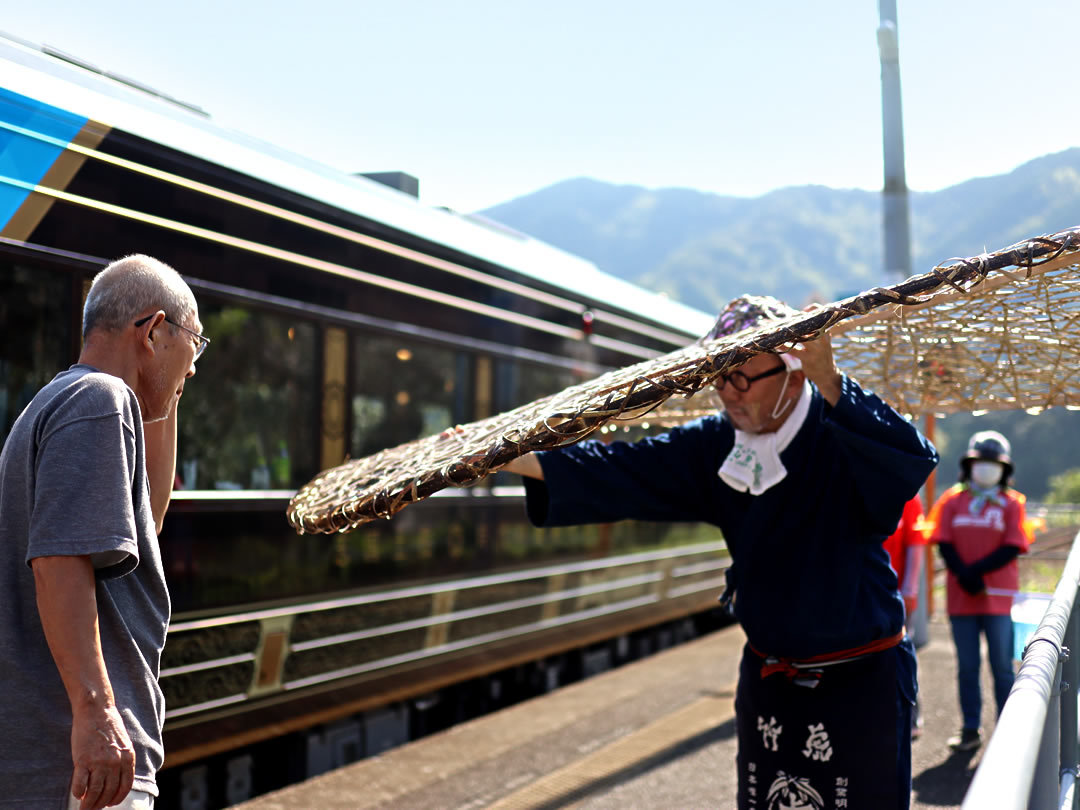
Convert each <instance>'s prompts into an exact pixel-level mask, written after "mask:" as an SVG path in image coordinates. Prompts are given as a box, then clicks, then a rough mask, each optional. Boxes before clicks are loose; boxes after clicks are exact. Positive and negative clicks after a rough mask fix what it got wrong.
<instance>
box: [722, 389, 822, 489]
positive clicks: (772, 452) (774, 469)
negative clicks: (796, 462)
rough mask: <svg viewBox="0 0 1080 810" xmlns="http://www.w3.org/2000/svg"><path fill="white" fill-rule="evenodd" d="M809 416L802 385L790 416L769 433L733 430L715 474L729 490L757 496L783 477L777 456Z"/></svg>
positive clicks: (805, 393) (808, 401)
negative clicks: (729, 449) (731, 441)
mask: <svg viewBox="0 0 1080 810" xmlns="http://www.w3.org/2000/svg"><path fill="white" fill-rule="evenodd" d="M809 412H810V383H809V382H804V383H803V389H802V393H801V394H800V395H799V400H798V402H796V403H795V407H794V408H793V409H792V411H791V416H789V417H788V418H787V419H786V420H784V424H782V425H781V426H780V429H779V430H776V431H774V432H772V433H744V432H743V431H741V430H739V429H738V428H736V429H735V444H734V445H733V446H732V448H731V452H730V453H728V455H727V458H725V459H724V463H723V464H722V465H720V469H719V470H717V474H718V475H719V476H720V479H721V480H722V481H723V482H724V483H725V484H727V485H728V486H729V487H731V488H732V489H735V490H738V491H739V492H746V491H747V490H749V491H750V494H751V495H760V494H761V493H762V492H764V491H765V490H767V489H769V488H770V487H774V486H776V485H777V484H779V483H780V482H781V481H783V480H784V478H785V477H786V476H787V468H786V467H784V463H783V462H782V461H781V460H780V454H781V453H782V452H783V451H784V449H785V448H786V447H787V446H788V445H789V444H791V440H792V439H794V438H795V434H796V433H798V432H799V428H801V427H802V425H803V422H805V421H806V415H807V414H808V413H809Z"/></svg>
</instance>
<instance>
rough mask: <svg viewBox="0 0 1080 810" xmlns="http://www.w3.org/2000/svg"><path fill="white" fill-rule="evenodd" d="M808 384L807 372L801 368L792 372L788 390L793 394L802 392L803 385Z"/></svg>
mask: <svg viewBox="0 0 1080 810" xmlns="http://www.w3.org/2000/svg"><path fill="white" fill-rule="evenodd" d="M804 382H806V372H805V371H803V370H802V369H801V368H799V369H796V370H795V371H793V372H791V376H790V377H788V390H789V391H791V392H792V393H795V392H797V391H800V390H802V387H803V383H804Z"/></svg>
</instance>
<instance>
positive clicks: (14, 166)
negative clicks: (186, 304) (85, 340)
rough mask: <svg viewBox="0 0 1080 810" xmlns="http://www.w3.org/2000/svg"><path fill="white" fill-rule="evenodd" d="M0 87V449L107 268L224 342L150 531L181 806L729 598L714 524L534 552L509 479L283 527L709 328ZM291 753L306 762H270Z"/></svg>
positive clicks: (454, 223) (334, 181) (594, 284)
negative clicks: (379, 456)
mask: <svg viewBox="0 0 1080 810" xmlns="http://www.w3.org/2000/svg"><path fill="white" fill-rule="evenodd" d="M0 66H2V70H0V291H2V292H0V439H2V438H4V437H6V435H7V431H8V430H9V429H10V426H11V423H12V422H13V420H14V418H15V416H16V415H17V414H18V413H19V411H20V410H21V409H22V407H24V406H25V404H26V403H27V402H28V401H29V399H30V398H31V397H32V396H33V394H34V393H35V392H36V390H37V389H38V388H39V387H40V386H41V385H43V384H44V383H45V382H47V381H48V380H49V379H50V378H51V377H52V376H53V375H54V374H55V373H56V372H57V371H59V370H61V369H63V368H66V367H67V366H68V365H70V364H71V363H72V362H74V360H75V358H76V357H77V355H78V350H79V331H80V329H79V325H80V317H81V302H82V299H83V296H84V295H85V290H86V287H87V285H88V283H89V280H90V278H92V275H93V273H95V272H96V271H97V270H98V269H100V267H101V266H102V265H103V264H104V263H105V262H106V261H108V260H112V259H115V258H118V257H120V256H122V255H127V254H131V253H148V254H151V255H153V256H155V257H158V258H160V259H162V260H164V261H166V262H168V263H170V264H172V265H173V266H174V267H176V268H177V269H178V270H179V271H180V272H181V273H182V274H183V275H184V276H185V278H186V279H187V280H188V281H189V283H190V285H191V287H192V288H193V290H194V291H195V294H196V297H197V298H198V300H199V303H200V310H201V318H202V321H203V323H204V325H205V331H206V334H207V335H208V336H210V337H211V338H212V340H213V345H212V347H211V349H210V351H208V352H207V353H206V354H205V355H204V356H203V358H201V359H200V361H199V365H198V375H197V376H196V377H195V378H194V379H193V380H192V381H191V383H190V384H189V385H188V386H187V387H186V389H185V393H184V398H183V401H182V403H181V406H180V439H179V450H178V465H177V466H178V469H177V490H176V493H175V495H174V498H173V503H172V507H171V509H170V512H169V515H168V516H167V518H166V523H165V528H164V530H163V532H162V534H161V545H162V554H163V558H164V561H165V565H166V568H167V574H168V578H169V585H170V590H171V593H172V597H173V605H174V616H173V623H172V625H171V627H170V629H169V634H168V642H167V645H166V649H165V652H164V660H163V667H162V672H161V682H162V686H163V688H164V691H165V694H166V698H167V707H168V708H167V716H166V732H165V733H166V750H167V760H166V769H165V771H164V772H163V774H162V778H163V780H166V781H167V782H168V783H169V784H170V785H172V787H173V789H174V792H178V793H179V795H182V796H183V801H181V800H179V799H176V800H175V801H176V802H177V804H176V806H185V807H199V806H210V805H212V804H214V803H215V802H218V803H221V802H224V801H225V800H226V799H227V800H229V801H233V800H238V799H242V798H244V797H245V795H249V794H250V793H251V792H252V790H254V789H261V786H264V783H266V779H267V778H269V777H262V776H260V775H259V774H260V773H262V772H264V771H267V770H274V769H285V768H286V766H285V765H280V764H279V761H284V759H283V757H284V758H285V759H288V760H289V762H291V763H292V764H290V765H288V766H287V768H289V769H292V770H293V771H296V769H297V768H299V770H300V771H301V772H300V773H298V774H294V775H296V776H301V777H302V776H306V775H311V774H313V773H317V772H319V771H320V770H324V769H325V768H328V767H332V766H333V765H335V764H341V763H342V762H344V761H348V760H349V759H352V758H355V757H356V756H359V755H361V754H364V753H372V752H375V751H378V750H381V748H384V747H385V746H386V745H389V744H392V743H394V742H400V741H402V740H403V739H407V738H408V736H410V735H411V734H415V733H417V728H418V724H419V725H423V724H422V723H421V722H420V721H419V720H418V718H420V717H422V716H423V712H424V711H425V710H426V709H427V708H430V706H431V705H432V704H433V702H437V701H438V698H439V696H440V695H445V694H446V690H448V689H452V688H453V687H454V685H455V684H460V683H462V682H464V681H466V680H468V679H475V678H482V677H488V678H494V677H495V675H496V674H497V673H500V672H502V673H505V672H509V671H511V669H512V668H513V667H517V666H520V665H523V664H525V663H527V662H547V665H546V669H545V668H541V669H538V670H537V672H539V673H540V676H541V677H543V678H547V679H548V680H551V679H555V680H557V679H558V673H557V672H554V674H553V670H557V666H556V665H555V664H554V663H552V662H559V661H560V660H562V659H560V658H559V656H561V655H565V654H566V653H567V651H569V650H586V651H587V650H588V648H589V645H596V644H602V643H607V642H608V641H609V640H611V639H616V638H619V639H623V640H624V642H625V640H626V639H629V638H631V634H633V633H634V632H635V631H638V630H640V629H641V628H647V627H650V626H655V625H657V624H659V623H661V622H666V621H673V620H678V619H684V618H685V617H689V616H693V615H695V614H697V613H700V612H701V611H704V610H706V609H708V608H709V607H711V606H712V605H713V604H714V602H715V599H716V594H717V592H718V591H719V590H720V589H721V587H722V583H721V579H722V576H721V575H722V571H723V568H724V566H725V564H726V555H725V554H724V551H723V545H722V542H721V541H720V538H719V537H718V536H717V534H716V533H715V531H714V530H712V529H709V528H707V527H699V526H695V525H654V524H629V523H626V524H618V525H614V526H591V527H581V528H575V529H557V530H537V529H534V528H532V527H531V526H530V525H529V524H528V522H527V520H526V517H525V514H524V508H523V492H522V490H521V488H520V487H519V486H517V484H518V483H519V482H518V481H517V480H516V479H514V478H513V477H510V476H502V475H497V476H494V477H492V478H491V479H489V480H488V481H485V482H483V483H482V484H481V485H478V486H475V487H472V488H469V489H462V490H455V491H451V492H446V493H441V494H440V495H438V496H436V497H432V498H430V499H429V500H428V501H426V502H423V503H421V504H418V505H416V506H413V507H410V508H409V509H407V510H405V511H404V512H402V513H401V514H400V515H398V516H397V517H395V518H394V519H393V520H390V521H383V522H380V523H377V524H374V525H370V526H368V527H362V528H359V529H356V530H354V531H351V532H348V533H344V534H339V535H335V536H299V535H297V534H296V533H295V532H294V531H293V530H292V529H291V528H290V527H289V526H288V524H287V522H286V520H285V517H284V512H285V507H286V504H287V502H288V499H289V497H290V496H291V494H292V493H293V492H294V491H295V489H296V488H297V487H298V486H300V485H302V484H303V483H305V482H306V481H307V480H309V479H310V478H311V477H312V476H313V475H314V474H315V473H317V472H318V471H319V470H321V469H324V468H326V467H329V466H332V465H334V464H337V463H339V462H341V461H342V460H343V459H344V458H346V457H350V456H351V457H358V456H361V455H367V454H369V453H372V452H375V451H377V450H379V449H382V448H383V447H388V446H393V445H396V444H399V443H401V442H403V441H408V440H410V439H413V438H417V437H419V436H422V435H428V434H430V433H432V432H434V431H437V430H440V429H442V428H444V427H446V426H448V425H452V424H455V423H463V422H468V421H472V420H474V419H479V418H482V417H485V416H488V415H491V414H494V413H498V412H501V411H503V410H506V409H509V408H512V407H515V406H517V405H520V404H523V403H525V402H528V401H530V400H532V399H534V398H536V397H538V396H541V395H545V394H549V393H552V392H554V391H557V390H559V389H561V388H563V387H565V386H566V385H569V384H572V383H575V382H580V381H582V380H584V379H588V378H589V377H591V376H594V375H596V374H597V373H600V372H602V371H604V370H606V369H609V368H613V367H618V366H622V365H625V364H627V363H630V362H636V361H638V360H641V359H643V358H645V357H649V356H654V355H656V354H659V353H662V352H666V351H670V350H671V349H674V348H677V347H679V346H681V345H684V344H685V343H687V342H688V341H689V340H692V339H693V338H695V337H696V336H697V335H699V334H701V333H703V332H704V331H705V330H706V329H707V328H708V326H709V325H710V323H711V317H710V316H709V315H708V314H707V313H703V312H699V311H697V310H694V309H691V308H689V307H685V306H682V305H679V304H676V303H674V302H671V301H668V300H666V299H665V298H663V297H661V296H657V295H653V294H651V293H648V292H645V291H643V290H641V289H639V288H636V287H633V286H632V285H629V284H627V283H625V282H622V281H620V280H618V279H616V278H613V277H611V276H608V275H605V274H604V273H602V272H600V271H599V270H598V269H597V268H596V267H595V266H593V265H592V264H590V263H589V262H586V261H583V260H581V259H579V258H576V257H574V256H571V255H569V254H566V253H564V252H562V251H559V250H556V249H554V248H552V247H549V246H547V245H544V244H541V243H539V242H537V241H535V240H532V239H530V238H528V237H525V236H523V235H521V234H518V233H515V232H513V231H511V230H510V229H507V228H503V227H501V226H498V225H496V224H495V223H490V222H487V221H483V220H482V219H479V218H476V217H469V216H462V215H460V214H457V213H454V212H452V211H447V210H443V209H435V208H431V207H427V206H424V205H422V204H421V203H420V202H419V200H418V199H416V198H415V197H413V196H409V195H407V194H405V193H402V192H400V191H397V190H394V189H391V188H388V187H386V186H385V185H383V184H380V183H378V182H375V181H374V180H371V179H369V178H366V177H359V176H352V175H347V174H344V173H341V172H337V171H334V170H331V169H328V168H326V167H324V166H321V165H319V164H317V163H315V162H313V161H308V160H305V159H303V158H300V157H297V156H295V155H291V154H287V153H285V152H282V151H280V150H277V149H275V148H273V147H270V146H268V145H267V144H264V143H261V142H258V141H256V140H254V139H251V138H247V137H244V136H241V135H238V134H235V133H231V132H228V131H224V130H222V129H220V128H218V127H216V126H215V125H214V124H213V123H212V122H211V121H210V120H209V119H208V117H206V116H205V115H203V114H201V113H200V112H199V111H198V110H196V109H192V108H190V107H189V106H187V105H182V104H179V103H176V102H174V101H173V100H170V99H168V98H167V97H162V96H161V95H160V94H155V93H153V92H152V91H149V90H148V89H146V88H141V87H139V86H136V85H134V84H133V83H131V82H127V81H124V80H118V79H116V78H115V77H110V76H108V75H105V74H103V73H102V72H101V71H98V70H96V69H94V68H93V67H92V66H88V65H81V64H78V63H75V62H73V61H72V60H71V59H69V58H61V57H60V56H58V55H55V54H50V53H48V52H45V51H43V50H41V49H38V48H36V47H33V46H30V45H28V44H26V43H21V42H18V41H15V40H7V39H0ZM597 649H599V648H597ZM601 657H602V656H601ZM583 660H588V659H583ZM599 665H602V662H601V663H600V664H598V666H599ZM537 666H540V665H539V664H538V665H537ZM589 666H590V665H589V664H588V663H586V664H585V668H586V669H588V668H589ZM490 683H498V681H497V680H491V681H490ZM491 688H492V689H493V690H495V691H499V688H498V687H495V686H493V687H491ZM421 730H422V729H421ZM289 734H292V735H294V737H295V739H298V740H300V741H301V743H300V744H301V745H302V746H303V747H304V751H303V752H302V756H300V759H299V761H301V764H300V765H296V764H295V762H296V761H297V759H296V757H295V756H294V755H295V754H296V751H295V745H294V750H292V751H291V753H290V754H289V755H288V756H286V755H284V754H282V753H280V748H273V747H272V743H273V742H274V740H279V739H280V738H281V737H282V735H289ZM295 735H300V736H298V737H297V736H295ZM207 762H210V763H213V764H212V765H211V766H207V765H206V763H207ZM208 768H209V769H208ZM169 780H172V781H171V782H169ZM260 780H261V781H260ZM253 783H259V784H257V785H255V788H253V787H252V785H253ZM200 797H202V798H201V799H200ZM213 797H218V798H216V799H215V798H213ZM163 800H165V801H166V802H169V801H173V800H171V799H167V798H166V797H165V795H164V794H163ZM200 802H201V803H200ZM163 806H166V805H163ZM167 806H173V805H172V804H168V805H167Z"/></svg>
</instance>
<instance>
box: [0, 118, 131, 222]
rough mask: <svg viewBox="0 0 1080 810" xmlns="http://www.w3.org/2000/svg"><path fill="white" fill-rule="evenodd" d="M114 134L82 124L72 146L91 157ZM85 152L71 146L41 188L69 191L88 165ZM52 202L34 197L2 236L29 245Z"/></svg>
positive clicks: (98, 126)
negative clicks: (69, 187) (97, 147)
mask: <svg viewBox="0 0 1080 810" xmlns="http://www.w3.org/2000/svg"><path fill="white" fill-rule="evenodd" d="M111 130H112V127H110V126H108V125H107V124H101V123H98V122H97V121H87V122H86V123H85V124H83V127H82V129H80V130H79V131H78V132H77V133H76V134H75V137H74V138H72V140H71V143H72V144H74V145H76V146H78V147H82V149H86V150H90V152H91V153H92V152H93V149H94V147H96V146H97V145H98V144H100V143H101V142H102V141H103V140H104V139H105V136H106V135H108V134H109V132H110V131H111ZM82 149H72V148H71V145H70V144H69V146H68V148H66V149H65V150H64V151H63V152H61V153H60V155H59V156H58V157H57V158H56V160H55V161H54V162H53V164H52V166H50V167H49V170H48V171H47V172H45V175H44V176H43V177H42V178H41V180H40V181H39V185H42V186H48V187H49V188H57V189H60V190H63V189H66V188H67V187H68V184H69V183H70V182H71V181H72V180H73V179H74V177H75V175H76V174H78V172H79V169H81V168H82V165H83V164H84V163H85V162H86V159H87V157H89V156H90V154H89V153H88V152H87V151H82ZM94 154H96V153H94ZM53 202H54V198H53V197H50V196H48V195H45V194H37V193H31V194H30V195H29V196H28V197H27V198H26V199H25V200H23V202H22V205H20V206H19V207H18V209H17V210H16V211H15V213H14V214H13V215H12V217H11V219H10V220H8V223H7V225H5V226H4V228H3V230H0V236H3V237H5V238H7V239H18V240H19V241H20V242H26V241H28V240H29V239H30V235H31V234H32V233H33V232H34V229H35V228H37V226H38V225H39V224H41V220H42V219H44V218H45V215H46V214H47V213H48V212H49V209H50V208H51V207H52V204H53Z"/></svg>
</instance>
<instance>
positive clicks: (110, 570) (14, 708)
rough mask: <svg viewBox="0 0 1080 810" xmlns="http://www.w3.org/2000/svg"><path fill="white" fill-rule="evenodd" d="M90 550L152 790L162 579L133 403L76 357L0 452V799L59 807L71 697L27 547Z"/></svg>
mask: <svg viewBox="0 0 1080 810" xmlns="http://www.w3.org/2000/svg"><path fill="white" fill-rule="evenodd" d="M65 555H66V556H78V555H89V556H90V558H91V559H92V560H93V561H94V563H95V568H96V574H97V605H98V620H99V625H100V634H101V648H102V652H103V654H104V657H105V664H106V667H107V668H108V671H109V679H110V680H111V681H112V687H113V692H114V694H115V697H116V704H117V708H118V709H119V711H120V713H121V715H122V716H123V718H124V725H125V726H126V728H127V731H128V734H130V735H131V740H132V742H133V743H134V745H135V785H134V789H135V790H142V791H146V792H147V793H150V794H152V795H155V796H156V795H157V786H156V784H155V774H156V773H157V770H158V769H159V768H160V767H161V764H162V760H163V758H164V749H163V746H162V741H161V727H162V723H163V721H164V718H165V700H164V697H163V696H162V693H161V688H160V687H159V686H158V668H159V664H160V659H161V649H162V647H163V646H164V644H165V631H166V628H167V627H168V623H169V593H168V590H167V589H166V586H165V574H164V571H163V570H162V566H161V553H160V550H159V548H158V542H157V533H156V532H155V530H154V519H153V516H152V513H151V510H150V490H149V485H148V482H147V478H146V461H145V457H144V447H143V428H142V416H141V415H140V412H139V403H138V401H137V400H136V398H135V392H134V391H132V390H131V389H130V388H129V387H128V386H127V385H126V384H125V383H124V381H123V380H121V379H120V378H119V377H114V376H112V375H110V374H104V373H102V372H100V371H97V370H96V369H93V368H91V367H90V366H87V365H75V366H72V367H71V368H70V369H68V370H67V371H64V372H61V373H60V374H58V375H57V376H56V377H55V378H54V379H53V380H52V382H50V383H49V384H48V385H46V386H45V387H44V388H42V389H41V391H39V392H38V394H37V396H36V397H34V399H33V401H32V402H31V403H30V404H29V405H28V406H27V407H26V410H25V411H23V413H22V414H21V415H20V416H19V418H18V419H17V420H16V422H15V425H14V426H13V427H12V429H11V434H10V435H9V436H8V438H7V441H6V442H5V444H4V449H3V452H2V453H0V593H2V594H3V596H2V597H0V683H2V684H3V686H4V699H3V700H2V701H0V729H2V732H0V807H21V808H29V807H34V808H39V807H46V808H47V807H57V808H61V807H66V806H67V798H66V796H67V794H68V791H69V788H70V781H71V773H72V767H73V766H72V761H71V706H70V703H69V702H68V698H67V693H66V692H65V691H64V685H63V682H62V681H61V680H60V673H59V672H58V671H57V669H56V664H55V663H54V661H53V658H52V654H51V653H50V652H49V647H48V644H47V643H46V641H45V635H44V632H43V631H42V629H41V621H40V619H39V617H38V611H37V601H36V595H35V588H34V575H33V571H32V569H31V567H30V561H31V560H33V559H35V558H37V557H47V556H65Z"/></svg>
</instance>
